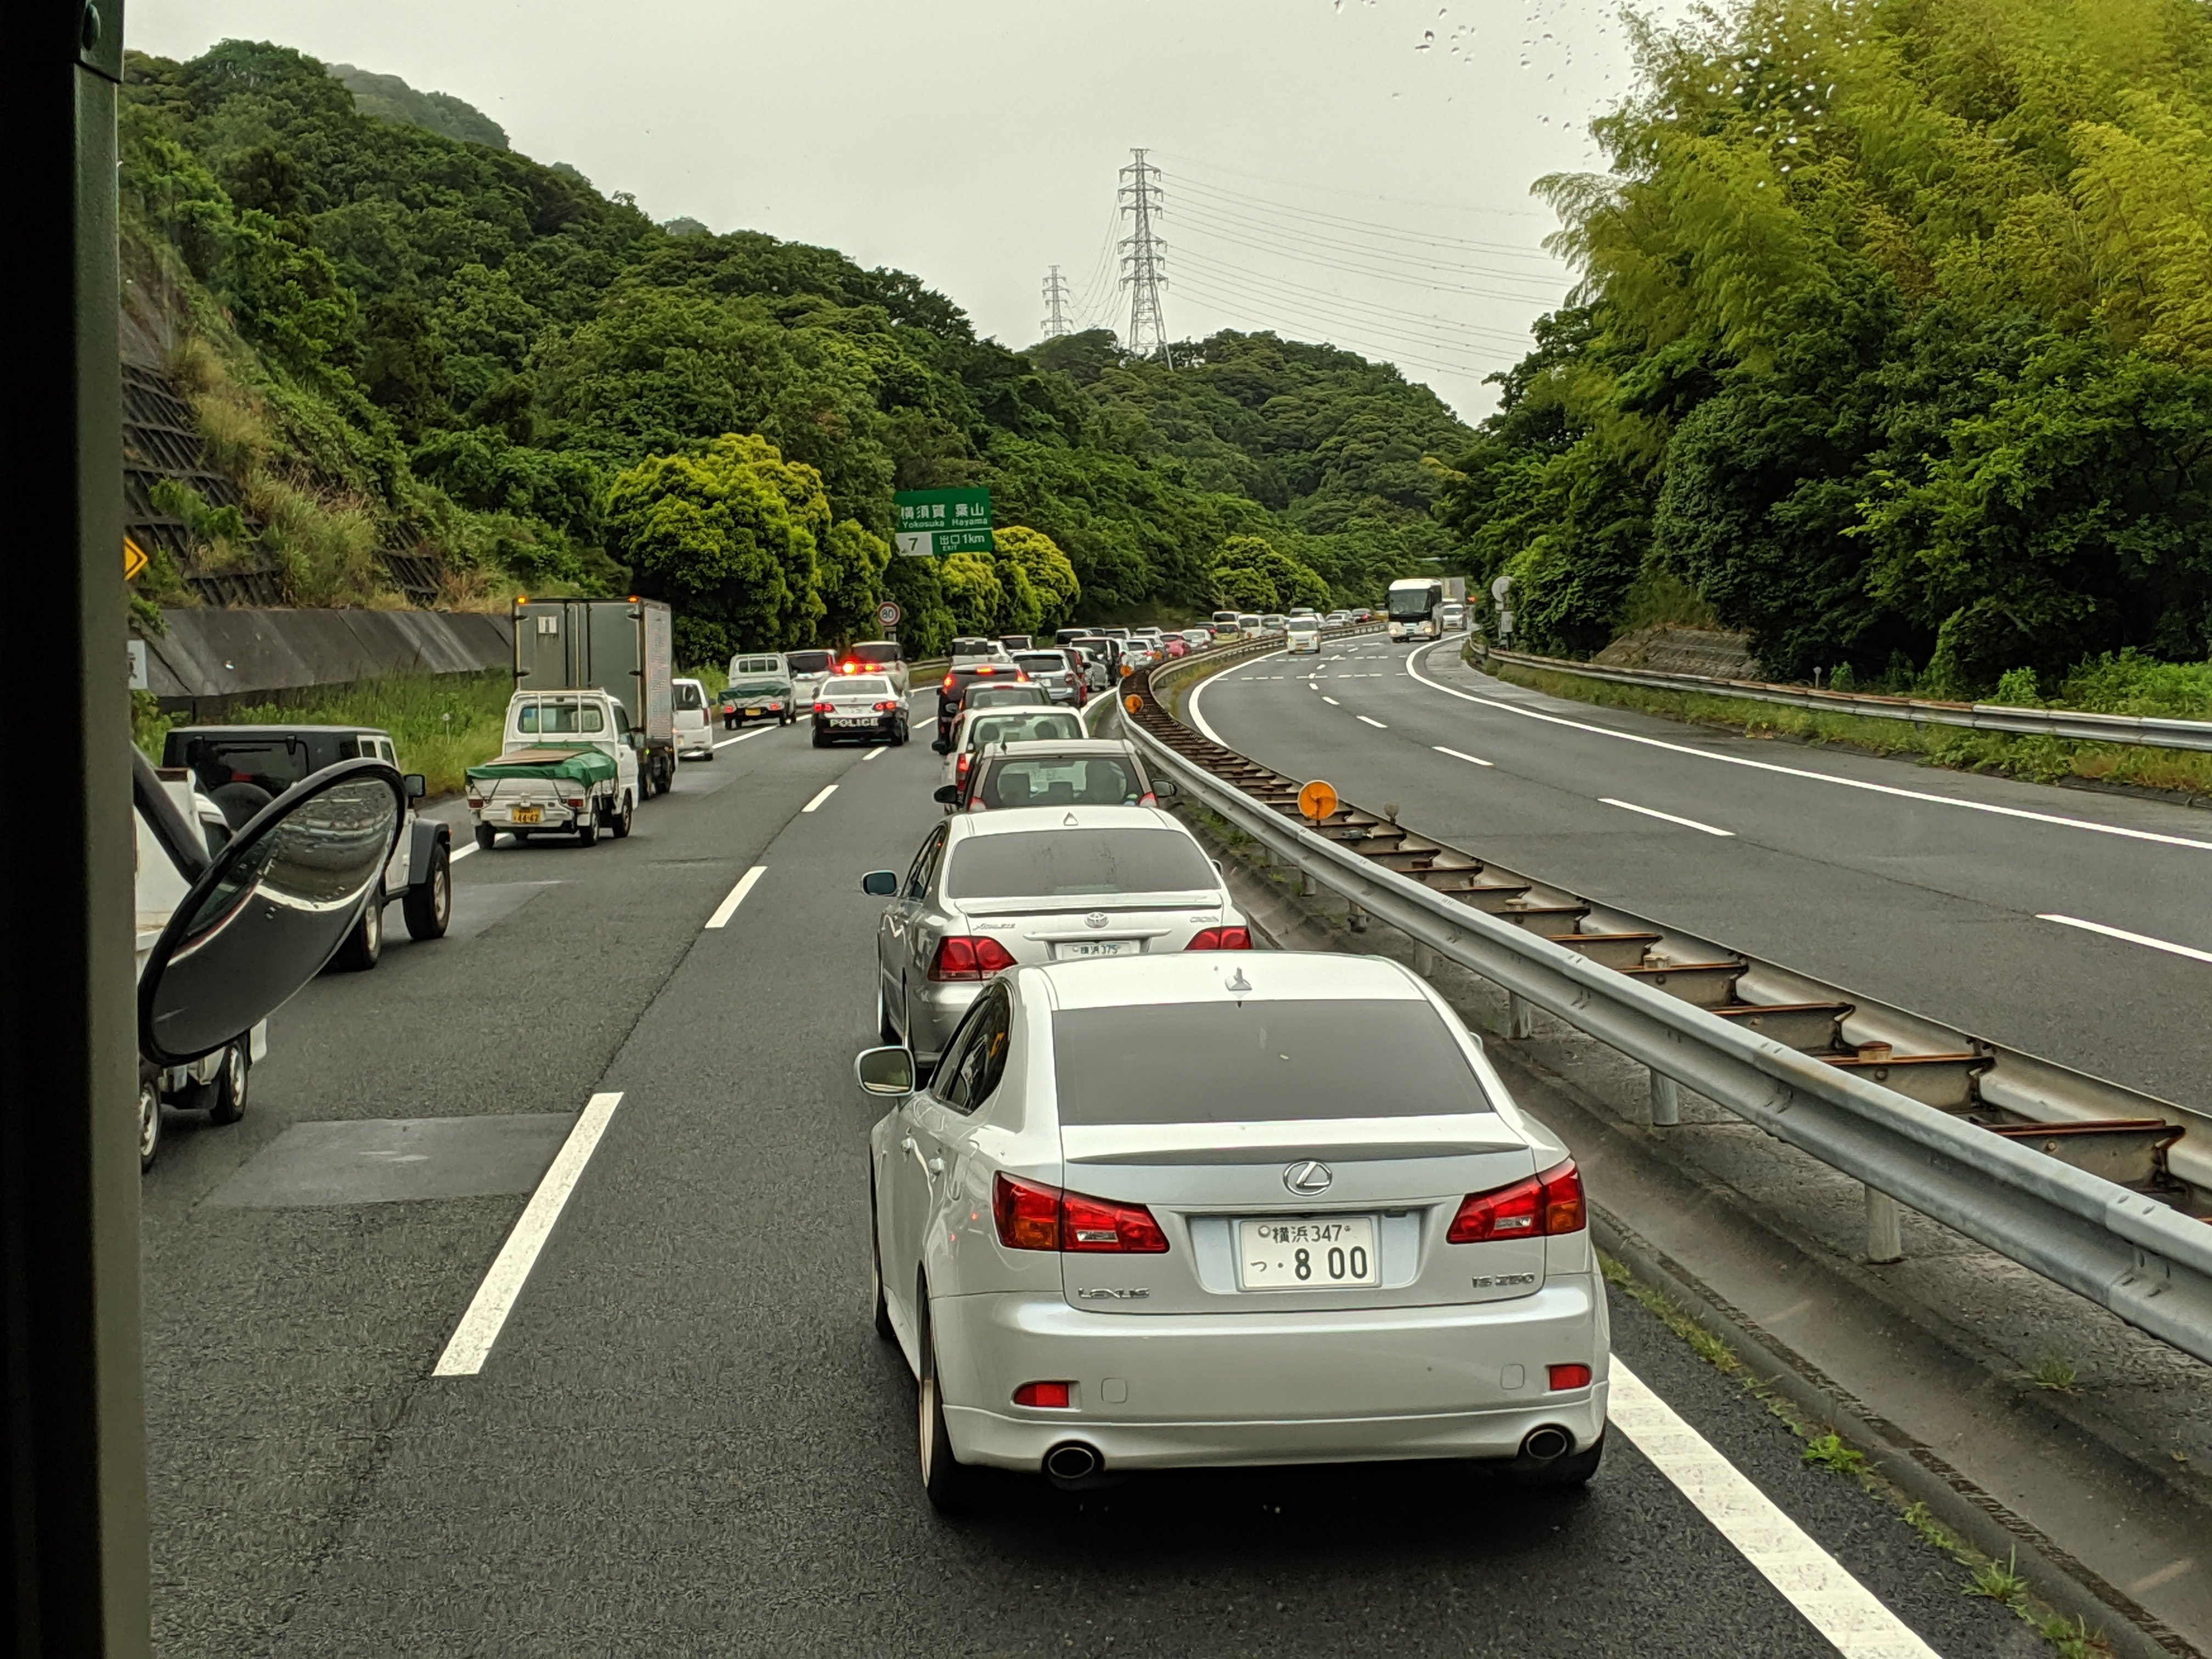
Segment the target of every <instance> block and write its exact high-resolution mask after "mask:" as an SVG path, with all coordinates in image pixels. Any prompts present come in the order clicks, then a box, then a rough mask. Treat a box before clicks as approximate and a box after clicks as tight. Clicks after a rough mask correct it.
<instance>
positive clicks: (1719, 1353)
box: [1598, 1251, 2112, 1659]
mask: <svg viewBox="0 0 2212 1659" xmlns="http://www.w3.org/2000/svg"><path fill="white" fill-rule="evenodd" d="M1598 1267H1599V1270H1600V1271H1601V1272H1602V1273H1604V1275H1605V1278H1606V1282H1607V1283H1608V1284H1610V1285H1615V1286H1617V1287H1618V1288H1619V1289H1620V1291H1623V1292H1624V1293H1625V1294H1626V1295H1628V1296H1631V1297H1634V1298H1635V1299H1636V1301H1637V1302H1638V1304H1641V1305H1642V1306H1643V1307H1644V1310H1646V1311H1647V1312H1649V1313H1650V1315H1651V1316H1653V1317H1654V1318H1655V1319H1656V1320H1658V1322H1660V1323H1661V1324H1662V1325H1664V1326H1665V1327H1666V1328H1668V1330H1669V1331H1671V1332H1673V1333H1674V1334H1675V1335H1676V1336H1677V1337H1679V1338H1680V1339H1681V1340H1682V1341H1683V1342H1684V1343H1686V1345H1687V1346H1689V1348H1690V1350H1691V1352H1693V1353H1695V1354H1696V1355H1697V1356H1698V1358H1700V1359H1702V1360H1704V1361H1705V1363H1706V1364H1708V1365H1711V1367H1712V1368H1713V1369H1714V1370H1717V1371H1718V1372H1719V1373H1720V1374H1721V1375H1722V1376H1726V1377H1729V1378H1731V1379H1732V1380H1734V1381H1735V1383H1737V1384H1738V1386H1740V1387H1741V1389H1743V1390H1744V1392H1745V1393H1747V1394H1748V1395H1751V1396H1752V1397H1753V1399H1755V1400H1757V1401H1759V1404H1761V1405H1762V1406H1764V1407H1766V1409H1767V1410H1768V1411H1769V1412H1771V1413H1773V1414H1774V1416H1775V1417H1776V1418H1778V1419H1779V1420H1780V1421H1781V1422H1782V1423H1783V1424H1784V1425H1786V1426H1787V1427H1788V1428H1789V1430H1790V1432H1791V1433H1793V1434H1795V1435H1796V1437H1798V1438H1799V1439H1800V1440H1802V1441H1803V1442H1804V1443H1805V1450H1804V1452H1803V1457H1804V1461H1805V1462H1807V1463H1808V1464H1810V1465H1812V1466H1813V1467H1814V1468H1820V1469H1825V1470H1826V1471H1827V1472H1828V1473H1829V1474H1833V1475H1836V1476H1838V1478H1840V1479H1843V1480H1853V1481H1856V1482H1857V1484H1858V1485H1859V1486H1861V1487H1862V1488H1863V1489H1864V1490H1865V1491H1867V1492H1869V1493H1871V1494H1872V1495H1873V1496H1875V1498H1880V1499H1881V1501H1882V1502H1884V1503H1886V1504H1888V1505H1889V1506H1890V1507H1891V1508H1892V1509H1893V1510H1896V1511H1897V1516H1898V1519H1899V1520H1900V1521H1902V1522H1904V1523H1905V1525H1906V1526H1908V1527H1910V1528H1912V1530H1913V1531H1914V1532H1916V1533H1917V1534H1919V1535H1920V1538H1921V1540H1922V1541H1923V1542H1924V1543H1926V1544H1928V1545H1929V1547H1932V1548H1935V1549H1937V1550H1941V1551H1942V1553H1944V1554H1946V1555H1948V1556H1949V1557H1950V1558H1951V1559H1953V1560H1954V1561H1955V1562H1957V1563H1958V1564H1959V1565H1960V1567H1961V1568H1963V1569H1964V1570H1965V1582H1964V1583H1962V1584H1961V1586H1960V1594H1961V1595H1978V1596H1986V1597H1988V1598H1989V1599H1990V1600H1992V1601H1999V1602H2001V1603H2002V1604H2003V1605H2004V1606H2005V1607H2009V1608H2010V1609H2011V1610H2012V1611H2013V1613H2015V1614H2016V1615H2017V1616H2018V1617H2019V1619H2020V1620H2021V1623H2023V1624H2025V1625H2027V1626H2028V1627H2029V1628H2030V1629H2032V1630H2033V1631H2034V1632H2036V1634H2037V1635H2039V1636H2040V1637H2042V1638H2043V1639H2044V1640H2045V1641H2046V1642H2048V1643H2049V1644H2051V1648H2052V1650H2054V1651H2055V1652H2056V1653H2057V1654H2058V1656H2059V1659H2108V1656H2110V1654H2111V1653H2112V1647H2111V1644H2109V1643H2107V1642H2106V1639H2105V1637H2104V1635H2103V1633H2102V1632H2099V1631H2095V1630H2092V1629H2091V1628H2090V1627H2089V1626H2087V1624H2085V1623H2083V1622H2082V1621H2081V1620H2078V1619H2075V1620H2069V1619H2068V1618H2066V1617H2065V1616H2064V1615H2063V1614H2062V1613H2057V1612H2056V1611H2054V1610H2053V1609H2052V1608H2051V1607H2047V1606H2045V1605H2044V1604H2043V1603H2042V1602H2040V1601H2038V1600H2037V1599H2036V1597H2035V1595H2034V1591H2033V1586H2032V1585H2031V1584H2030V1583H2028V1581H2027V1579H2026V1578H2024V1577H2021V1575H2020V1574H2019V1573H2018V1572H2016V1571H2014V1563H2013V1562H2012V1561H2011V1560H2009V1559H2008V1560H2003V1561H1999V1560H1996V1559H1994V1558H1992V1557H1990V1556H1987V1555H1984V1554H1983V1553H1981V1552H1980V1551H1979V1550H1978V1549H1976V1548H1974V1547H1973V1546H1972V1545H1971V1544H1969V1543H1967V1542H1966V1540H1964V1539H1962V1538H1960V1537H1959V1536H1957V1535H1956V1534H1954V1533H1953V1532H1952V1531H1951V1530H1950V1529H1949V1528H1947V1527H1945V1526H1944V1525H1943V1524H1942V1522H1939V1521H1937V1520H1936V1517H1935V1516H1932V1515H1930V1514H1929V1511H1928V1506H1927V1505H1926V1504H1922V1503H1918V1502H1915V1501H1913V1500H1911V1499H1909V1498H1906V1497H1905V1493H1904V1492H1902V1491H1900V1490H1899V1488H1898V1487H1897V1486H1894V1485H1893V1484H1892V1483H1891V1482H1889V1481H1888V1480H1884V1479H1883V1478H1882V1475H1881V1470H1880V1468H1879V1466H1878V1465H1876V1464H1875V1463H1873V1462H1869V1459H1868V1457H1867V1455H1866V1454H1865V1453H1864V1452H1863V1451H1862V1450H1860V1449H1858V1448H1857V1447H1855V1446H1852V1445H1850V1443H1847V1442H1846V1441H1845V1440H1844V1438H1843V1437H1841V1436H1840V1435H1838V1433H1837V1432H1836V1431H1835V1430H1834V1428H1833V1427H1832V1426H1830V1425H1826V1424H1819V1423H1814V1422H1811V1421H1808V1419H1806V1418H1805V1417H1804V1415H1803V1414H1802V1413H1800V1412H1799V1411H1798V1410H1797V1409H1796V1406H1795V1405H1794V1404H1793V1403H1792V1402H1791V1401H1790V1400H1789V1398H1788V1397H1787V1396H1785V1395H1783V1394H1782V1393H1781V1392H1780V1391H1778V1389H1774V1388H1773V1387H1772V1386H1771V1385H1770V1384H1769V1383H1767V1381H1766V1380H1765V1378H1763V1377H1761V1376H1758V1375H1756V1374H1755V1373H1754V1372H1753V1371H1752V1370H1750V1368H1749V1367H1747V1365H1745V1364H1744V1363H1743V1359H1742V1357H1741V1355H1739V1354H1738V1353H1737V1352H1735V1349H1733V1348H1731V1347H1730V1346H1729V1345H1728V1344H1727V1343H1726V1342H1725V1341H1723V1340H1722V1339H1721V1338H1719V1337H1717V1336H1716V1335H1714V1334H1713V1333H1712V1332H1711V1331H1709V1330H1707V1329H1706V1328H1705V1327H1704V1326H1702V1325H1700V1324H1699V1323H1698V1322H1697V1321H1696V1320H1695V1319H1693V1318H1692V1317H1691V1316H1690V1315H1689V1314H1688V1313H1687V1312H1686V1311H1685V1310H1683V1308H1682V1307H1681V1306H1680V1304H1677V1303H1676V1302H1675V1301H1674V1298H1673V1297H1669V1296H1668V1294H1667V1293H1666V1292H1665V1291H1662V1290H1661V1289H1659V1288H1658V1287H1657V1286H1656V1285H1647V1284H1645V1283H1644V1281H1643V1280H1642V1279H1638V1278H1637V1277H1636V1275H1635V1273H1633V1272H1632V1270H1631V1269H1630V1267H1628V1265H1627V1263H1626V1262H1624V1261H1616V1260H1615V1259H1614V1258H1613V1257H1612V1256H1610V1255H1606V1254H1605V1253H1604V1252H1603V1251H1600V1252H1599V1254H1598Z"/></svg>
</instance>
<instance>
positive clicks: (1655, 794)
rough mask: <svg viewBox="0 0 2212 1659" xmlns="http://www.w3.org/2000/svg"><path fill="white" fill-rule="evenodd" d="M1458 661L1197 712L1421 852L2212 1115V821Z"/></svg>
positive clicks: (1322, 660) (1286, 670)
mask: <svg viewBox="0 0 2212 1659" xmlns="http://www.w3.org/2000/svg"><path fill="white" fill-rule="evenodd" d="M1458 653H1459V641H1457V640H1453V641H1447V642H1446V643H1444V644H1443V645H1442V646H1433V647H1407V646H1405V645H1393V644H1391V643H1390V642H1389V641H1387V640H1379V639H1378V640H1365V641H1354V642H1351V643H1348V644H1346V645H1345V646H1342V647H1335V648H1333V649H1329V650H1325V651H1324V652H1323V653H1322V655H1321V656H1320V657H1318V658H1314V657H1304V656H1301V657H1285V656H1273V657H1267V658H1262V659H1258V660H1256V661H1254V662H1252V663H1250V664H1249V665H1241V666H1239V667H1237V668H1232V669H1230V670H1227V671H1225V672H1223V673H1222V674H1220V675H1219V676H1218V677H1216V678H1214V679H1213V680H1212V681H1210V682H1208V683H1207V684H1206V686H1205V688H1204V689H1203V690H1202V691H1201V692H1200V695H1199V696H1198V697H1197V699H1196V700H1195V706H1196V708H1197V711H1198V714H1199V715H1200V718H1201V719H1202V720H1203V722H1204V724H1205V725H1206V726H1208V727H1210V728H1211V729H1212V732H1213V733H1214V734H1215V735H1216V736H1217V737H1218V740H1219V741H1221V742H1223V743H1225V744H1228V745H1229V746H1230V747H1231V748H1234V749H1237V750H1242V751H1243V752H1244V753H1245V754H1248V755H1250V756H1251V757H1253V758H1254V759H1255V760H1258V761H1260V762H1261V763H1264V764H1266V765H1268V766H1272V767H1274V768H1276V769H1279V770H1281V771H1283V772H1285V773H1289V774H1292V775H1297V776H1300V777H1306V778H1315V777H1322V778H1327V779H1328V781H1330V782H1331V783H1333V784H1334V785H1335V786H1336V787H1337V789H1338V790H1339V791H1340V793H1342V794H1344V795H1345V796H1346V798H1347V799H1352V800H1355V801H1358V803H1359V804H1360V805H1363V806H1366V807H1369V808H1370V809H1373V808H1376V807H1378V806H1380V805H1382V804H1383V803H1384V802H1389V801H1395V802H1397V803H1398V804H1399V807H1400V818H1401V822H1403V823H1406V824H1407V825H1409V826H1411V827H1413V828H1414V829H1419V831H1420V832H1421V833H1423V834H1425V835H1429V836H1435V837H1436V838H1437V839H1438V840H1440V841H1443V842H1448V843H1449V844H1451V845H1454V846H1457V847H1462V848H1466V849H1467V850H1468V851H1470V852H1473V853H1475V854H1483V855H1487V856H1489V857H1491V858H1493V859H1495V860H1497V861H1498V863H1500V864H1503V865H1505V866H1509V867H1510V868H1512V869H1515V870H1518V871H1520V872H1523V873H1525V874H1528V875H1533V876H1535V877H1538V878H1541V879H1543V880H1547V881H1550V882H1553V883H1556V884H1559V885H1562V886H1565V887H1569V888H1571V889H1573V890H1576V891H1577V892H1580V893H1583V894H1585V895H1587V896H1590V897H1593V898H1595V899H1598V900H1600V901H1601V902H1608V903H1613V904H1617V905H1619V906H1620V907H1622V908H1626V909H1630V910H1633V911H1635V912H1638V914H1641V915H1646V916H1650V917H1653V918H1656V919H1657V920H1660V921H1666V922H1668V923H1671V924H1673V925H1674V926H1675V927H1681V928H1684V929H1686V930H1687V931H1689V932H1692V933H1698V934H1700V935H1702V936H1704V937H1705V938H1707V939H1713V940H1716V941H1718V942H1720V943H1722V944H1724V945H1732V946H1734V947H1735V948H1736V949H1738V950H1741V951H1748V952H1750V953H1752V954H1753V955H1755V956H1759V957H1766V958H1768V959H1770V960H1771V961H1774V962H1778V963H1781V964H1783V965H1784V966H1785V967H1790V968H1795V969H1798V970H1800V971H1801V972H1804V973H1808V974H1811V975H1815V976H1816V977H1818V978H1820V979H1824V980H1827V981H1831V982H1833V983H1836V984H1839V985H1843V986H1844V987H1849V988H1850V989H1852V990H1855V991H1857V992H1859V993H1860V994H1863V995H1866V996H1869V997H1873V998H1876V999H1879V1000H1881V1001H1884V1002H1888V1003H1892V1004H1894V1005H1897V1006H1902V1007H1905V1008H1910V1009H1913V1010H1915V1011H1917V1012H1920V1013H1923V1014H1926V1015H1928V1016H1929V1017H1930V1018H1936V1019H1939V1020H1943V1021H1946V1022H1948V1023H1950V1024H1954V1025H1957V1026H1960V1027H1963V1028H1965V1029H1966V1030H1970V1031H1972V1032H1974V1033H1976V1034H1978V1035H1979V1036H1984V1037H1986V1038H1989V1039H1990V1040H1992V1041H1995V1042H2002V1043H2006V1044H2008V1045H2011V1046H2013V1047H2015V1048H2021V1049H2024V1050H2026V1051H2027V1052H2028V1053H2031V1054H2041V1055H2043V1056H2045V1057H2046V1058H2048V1059H2051V1060H2057V1061H2059V1062H2060V1063H2061V1064H2063V1065H2069V1066H2076V1067H2078V1068H2080V1069H2081V1070H2083V1071H2087V1072H2090V1073H2095V1074H2097V1075H2099V1076H2102V1077H2108V1078H2112V1079H2116V1080H2118V1081H2120V1082H2123V1083H2127V1084H2130V1085H2133V1086H2135V1087H2136V1088H2140V1089H2145V1090H2148V1091H2150V1092H2151V1093H2153V1094H2155V1095H2158V1096H2160V1097H2162V1098H2165V1099H2167V1100H2172V1101H2178V1102H2181V1103H2186V1104H2191V1105H2195V1106H2198V1107H2212V1086H2208V1085H2207V1083H2206V1080H2205V1079H2207V1078H2208V1077H2212V1024H2207V1022H2206V1021H2205V1020H2204V1018H2203V1009H2204V1007H2205V1006H2206V998H2207V995H2208V994H2212V879H2208V878H2212V813H2207V812H2203V811H2197V810H2193V809H2191V808H2189V807H2185V806H2178V805H2167V804H2166V803H2165V802H2161V801H2153V800H2146V799H2136V798H2133V797H2130V796H2124V795H2118V794H2112V793H2097V792H2092V791H2087V790H2079V789H2059V788H2053V787H2044V786H2040V785H2036V784H2030V783H2020V782H2015V781H2011V780H2008V779H2004V778H1996V777H1984V776H1979V775H1973V774H1969V773H1960V772H1949V771H1944V770H1942V769H1937V768H1934V767H1924V766H1918V765H1915V764H1913V763H1911V762H1909V761H1904V760H1897V759H1884V758H1881V757H1875V756H1870V755H1866V754H1862V753H1857V752H1853V751H1849V750H1830V749H1820V748H1813V747H1808V746H1805V745H1801V744H1790V743H1781V742H1775V741H1771V740H1762V739H1758V738H1744V737H1739V736H1733V735H1730V734H1729V733H1726V732H1714V731H1711V730H1708V729H1705V728H1702V727H1697V726H1684V725H1681V724H1679V723H1676V722H1673V721H1668V720H1657V719H1653V718H1650V717H1646V716H1644V715H1639V714H1630V713H1627V712H1625V711H1620V710H1614V709H1607V708H1594V707H1592V706H1591V705H1589V704H1587V703H1579V702H1569V701H1565V700H1563V699H1560V698H1557V697H1551V696H1544V695H1543V694H1541V693H1539V692H1535V691H1531V690H1526V689H1524V688H1522V687H1520V686H1516V685H1510V684H1506V683H1504V682H1503V681H1501V680H1498V679H1494V678H1492V677H1490V676H1488V675H1486V674H1483V673H1480V672H1479V671H1476V670H1474V669H1473V668H1471V667H1469V666H1468V665H1466V664H1464V663H1462V662H1461V661H1460V660H1459V655H1458ZM1716 832H1725V833H1716ZM2054 917H2066V918H2070V919H2071V920H2070V921H2057V920H2052V919H2051V918H2054ZM2083 923H2088V924H2093V925H2094V927H2105V928H2111V929H2117V930H2119V932H2121V933H2132V934H2135V935H2137V936H2139V939H2140V940H2142V941H2155V942H2156V943H2150V942H2137V941H2136V940H2130V939H2123V938H2119V937H2116V936H2114V935H2113V934H2112V933H2099V932H2096V931H2093V929H2092V928H2091V927H2084V926H2082V925H2081V924H2083ZM2159 945H2166V946H2172V947H2179V950H2178V951H2177V950H2174V949H2160V948H2158V946H2159ZM2181 952H2193V953H2194V954H2182V953H2181Z"/></svg>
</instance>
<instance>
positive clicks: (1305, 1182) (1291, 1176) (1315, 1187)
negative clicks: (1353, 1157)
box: [1283, 1158, 1336, 1198]
mask: <svg viewBox="0 0 2212 1659" xmlns="http://www.w3.org/2000/svg"><path fill="white" fill-rule="evenodd" d="M1335 1179H1336V1177H1335V1176H1333V1175H1331V1174H1330V1173H1329V1169H1328V1164H1323V1163H1321V1162H1319V1161H1318V1160H1317V1159H1315V1158H1308V1159H1306V1160H1305V1161H1304V1163H1303V1164H1291V1165H1290V1166H1288V1167H1287V1168H1286V1169H1285V1170H1284V1171H1283V1185H1285V1187H1287V1188H1290V1189H1291V1191H1292V1192H1294V1193H1296V1194H1297V1195H1298V1196H1299V1197H1300V1198H1317V1197H1319V1196H1320V1195H1321V1194H1323V1193H1325V1192H1327V1191H1328V1184H1329V1182H1332V1181H1334V1180H1335Z"/></svg>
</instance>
